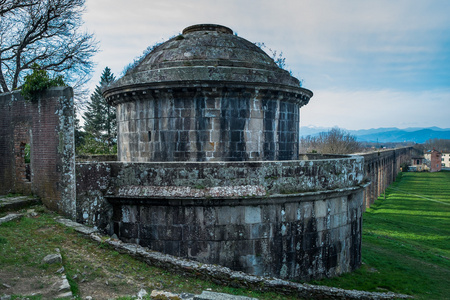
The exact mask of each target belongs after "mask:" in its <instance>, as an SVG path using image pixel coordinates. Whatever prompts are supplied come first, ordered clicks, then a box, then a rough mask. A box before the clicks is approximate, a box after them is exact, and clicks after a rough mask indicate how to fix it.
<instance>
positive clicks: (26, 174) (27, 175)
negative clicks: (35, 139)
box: [20, 143, 31, 181]
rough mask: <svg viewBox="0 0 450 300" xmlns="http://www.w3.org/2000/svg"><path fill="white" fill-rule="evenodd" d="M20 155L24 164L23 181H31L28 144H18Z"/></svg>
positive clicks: (29, 147) (29, 148)
mask: <svg viewBox="0 0 450 300" xmlns="http://www.w3.org/2000/svg"><path fill="white" fill-rule="evenodd" d="M20 153H21V156H22V157H23V162H24V166H25V168H24V174H23V175H24V176H23V178H24V180H25V181H31V166H30V163H31V146H30V144H26V143H20Z"/></svg>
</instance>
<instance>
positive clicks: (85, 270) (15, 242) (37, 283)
mask: <svg viewBox="0 0 450 300" xmlns="http://www.w3.org/2000/svg"><path fill="white" fill-rule="evenodd" d="M36 210H37V212H38V215H35V216H31V215H29V216H24V217H23V218H22V219H20V220H17V221H11V222H8V223H4V224H2V225H1V226H0V296H2V295H3V294H9V295H10V294H11V291H12V290H16V291H19V292H18V293H17V292H16V293H13V295H15V296H13V299H22V298H21V297H19V296H18V295H22V296H27V298H28V299H49V298H53V297H51V296H50V295H49V294H46V292H47V290H48V289H49V288H50V286H51V285H52V284H54V283H55V280H56V279H55V278H60V276H61V275H60V274H58V273H57V271H58V269H59V268H60V267H61V265H48V264H43V263H42V260H43V258H44V257H45V256H46V255H48V254H53V253H56V252H55V248H59V249H60V251H61V255H62V258H63V263H62V265H63V266H64V268H65V274H66V275H67V278H68V279H69V283H70V285H71V290H72V292H73V293H74V295H76V298H77V299H85V297H86V296H92V297H93V299H136V298H135V297H132V295H136V294H137V293H138V291H139V290H140V289H141V288H144V289H145V290H146V291H147V292H148V293H149V294H150V292H151V291H152V290H154V289H156V290H165V291H170V292H173V293H182V292H186V293H193V294H201V292H202V291H204V290H207V289H211V290H212V291H215V292H223V293H228V294H237V295H245V296H251V297H257V298H259V299H271V300H272V299H295V297H286V296H283V295H278V294H275V293H259V292H255V291H251V290H245V289H235V288H231V287H224V286H220V285H217V284H214V283H213V282H209V281H204V280H199V279H196V278H192V277H185V276H181V275H178V274H176V273H171V272H168V271H165V270H163V269H160V268H156V267H152V266H149V265H147V264H146V263H143V262H140V261H138V260H136V259H134V258H132V257H130V256H128V255H125V254H123V255H121V254H119V253H118V252H117V251H115V250H114V249H112V248H110V247H109V246H108V245H106V244H98V243H96V242H94V241H92V240H90V239H89V238H86V237H85V236H83V235H81V234H79V233H77V232H75V231H74V230H73V229H70V228H67V227H65V226H63V225H61V224H59V223H57V222H56V221H55V217H57V215H56V214H54V213H51V212H49V211H47V210H45V209H44V208H43V207H38V208H36ZM36 293H37V294H43V295H37V296H30V295H32V294H36ZM57 294H58V293H56V295H57ZM148 299H150V297H148Z"/></svg>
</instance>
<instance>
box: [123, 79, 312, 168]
mask: <svg viewBox="0 0 450 300" xmlns="http://www.w3.org/2000/svg"><path fill="white" fill-rule="evenodd" d="M128 98H129V99H133V101H123V102H119V103H118V104H117V123H118V157H119V160H120V161H133V162H144V161H148V162H150V161H217V160H221V161H257V160H295V159H298V146H299V145H298V140H299V126H298V125H299V109H300V106H302V105H303V104H304V103H306V102H307V97H306V96H305V97H304V98H303V97H302V96H301V95H300V94H293V93H289V92H282V91H273V90H266V89H260V88H243V87H230V86H228V87H225V86H220V85H212V84H210V85H209V87H205V86H204V87H202V89H197V88H173V89H157V90H148V91H147V92H146V93H145V94H140V93H139V95H135V96H133V97H128Z"/></svg>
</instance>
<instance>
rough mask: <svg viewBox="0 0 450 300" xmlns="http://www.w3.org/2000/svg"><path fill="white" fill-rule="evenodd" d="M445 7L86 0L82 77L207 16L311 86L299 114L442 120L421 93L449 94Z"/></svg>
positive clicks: (321, 0)
mask: <svg viewBox="0 0 450 300" xmlns="http://www.w3.org/2000/svg"><path fill="white" fill-rule="evenodd" d="M448 11H450V2H449V1H447V0H428V1H421V0H398V1H391V0H365V1H360V0H347V1H328V0H280V1H273V0H270V1H269V0H229V1H226V2H217V1H210V0H191V1H179V0H164V1H149V0H128V1H124V0H87V13H86V15H85V21H86V27H87V29H88V30H89V31H93V32H95V34H96V36H97V38H98V39H99V41H100V42H101V44H100V47H101V49H102V51H101V52H100V53H99V54H98V55H97V56H96V57H95V59H96V61H97V62H98V67H97V71H96V73H95V74H94V75H93V76H94V77H93V84H92V86H95V84H97V82H98V80H99V78H100V74H101V71H102V70H103V69H104V68H105V67H106V66H109V67H110V68H111V69H112V71H113V72H114V74H115V75H116V76H117V75H120V72H121V71H122V70H123V68H124V67H125V66H126V65H127V64H128V63H130V62H132V60H133V59H134V58H135V57H136V56H138V55H140V54H141V53H142V51H143V50H144V49H145V48H147V47H148V46H150V45H152V44H154V43H156V42H161V41H163V40H166V39H168V38H169V37H171V36H173V35H176V34H178V33H180V32H181V31H182V30H183V29H184V28H185V27H187V26H190V25H193V24H199V23H216V24H222V25H225V26H228V27H230V28H231V29H233V30H234V31H235V32H237V33H238V34H239V36H241V37H243V38H246V39H248V40H249V41H252V42H265V44H266V45H267V46H268V47H270V48H272V49H274V50H278V51H282V52H283V54H284V56H285V57H286V63H287V65H288V67H289V68H290V69H291V70H292V71H293V74H294V76H296V77H299V78H300V79H304V80H305V82H304V83H305V87H306V88H310V89H312V90H313V92H314V93H315V96H314V97H313V99H312V100H311V103H310V104H309V105H307V106H306V107H305V108H304V109H303V111H302V115H304V118H303V120H302V124H304V121H305V122H306V121H307V122H308V123H307V124H312V125H317V126H325V125H326V126H333V125H339V126H341V127H347V128H349V129H351V128H357V127H363V128H368V127H380V126H384V125H383V124H386V126H387V125H389V126H400V125H398V124H406V123H408V122H411V123H413V124H414V122H416V123H417V124H419V123H420V124H428V123H430V124H429V125H436V126H444V125H445V124H443V123H445V122H446V121H445V120H444V121H443V120H441V119H439V118H442V114H443V112H442V111H439V112H437V113H436V114H437V115H438V116H439V118H438V117H435V115H436V114H434V113H432V112H431V109H430V111H429V105H428V103H429V102H430V101H431V100H430V97H431V98H433V97H434V98H433V99H436V100H433V101H441V102H440V104H439V105H441V106H443V105H444V103H448V100H449V99H450V97H449V94H448V91H447V90H446V88H449V87H450V54H449V53H448V49H449V47H450V22H449V19H448ZM430 90H431V91H433V90H434V91H439V92H430ZM442 91H444V92H442ZM406 99H407V100H406ZM416 99H421V101H418V100H417V101H418V102H415V101H416ZM316 103H317V104H316ZM388 107H389V109H387V108H388ZM418 107H420V108H418ZM417 111H419V112H420V111H422V112H424V113H423V114H422V115H419V114H418V113H417ZM425 112H426V113H425ZM407 116H414V117H407ZM377 120H382V122H383V123H382V124H379V125H377ZM433 122H436V123H435V124H431V123H433ZM330 123H332V124H330ZM340 124H344V125H345V126H344V125H340ZM396 124H397V125H396ZM305 125H306V124H305ZM424 126H425V125H424ZM426 126H428V125H426ZM445 126H447V127H450V124H449V125H445Z"/></svg>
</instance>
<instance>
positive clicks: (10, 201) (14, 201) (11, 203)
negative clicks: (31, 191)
mask: <svg viewBox="0 0 450 300" xmlns="http://www.w3.org/2000/svg"><path fill="white" fill-rule="evenodd" d="M38 203H39V199H38V198H36V197H29V196H19V197H0V212H5V211H12V210H19V209H22V208H24V207H27V206H30V205H33V204H38Z"/></svg>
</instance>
